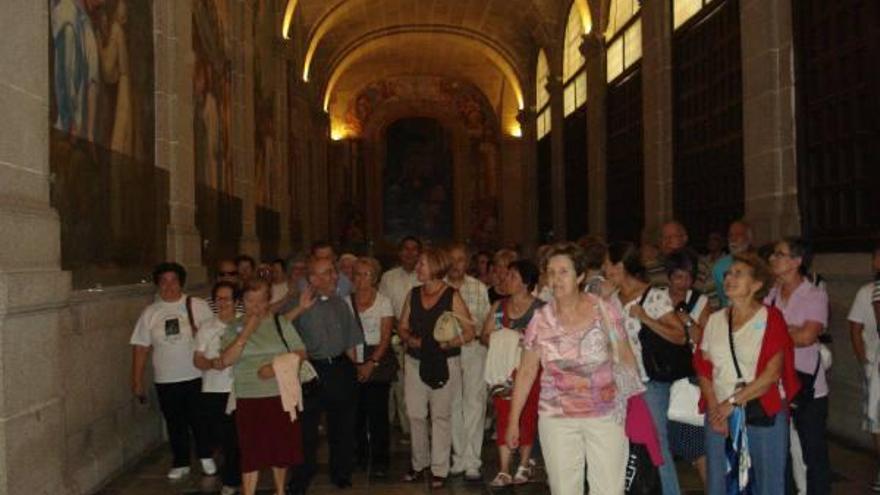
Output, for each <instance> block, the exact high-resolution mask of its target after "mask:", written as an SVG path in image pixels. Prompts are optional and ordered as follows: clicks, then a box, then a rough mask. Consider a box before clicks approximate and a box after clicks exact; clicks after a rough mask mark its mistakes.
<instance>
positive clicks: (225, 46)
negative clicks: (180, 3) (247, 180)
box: [192, 0, 235, 194]
mask: <svg viewBox="0 0 880 495" xmlns="http://www.w3.org/2000/svg"><path fill="white" fill-rule="evenodd" d="M229 4H230V1H229V0H195V1H194V2H193V18H192V23H193V25H192V46H193V52H194V54H195V65H194V67H193V104H194V112H193V139H194V143H193V149H194V158H195V170H196V180H197V182H199V183H201V184H204V185H206V186H207V187H209V188H212V189H216V190H218V191H220V192H224V193H227V194H232V193H233V192H234V188H233V184H234V178H235V177H234V168H233V163H232V146H231V142H230V140H231V133H230V128H231V122H232V61H231V58H230V54H231V36H230V29H231V25H230V22H231V19H230V5H229Z"/></svg>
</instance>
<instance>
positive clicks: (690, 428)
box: [668, 421, 706, 462]
mask: <svg viewBox="0 0 880 495" xmlns="http://www.w3.org/2000/svg"><path fill="white" fill-rule="evenodd" d="M668 428H669V450H671V451H672V454H673V455H676V456H678V457H681V458H682V459H684V460H685V461H687V462H694V461H696V460H697V459H699V458H700V457H703V456H704V455H706V443H705V438H704V435H705V428H704V427H702V426H694V425H689V424H686V423H679V422H678V421H670V422H669V426H668Z"/></svg>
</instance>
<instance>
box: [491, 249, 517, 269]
mask: <svg viewBox="0 0 880 495" xmlns="http://www.w3.org/2000/svg"><path fill="white" fill-rule="evenodd" d="M517 259H519V255H518V254H517V253H516V251H514V250H513V249H499V250H498V251H496V252H495V256H493V257H492V264H494V265H498V266H503V267H504V268H507V266H508V265H510V264H511V263H513V262H514V261H516V260H517Z"/></svg>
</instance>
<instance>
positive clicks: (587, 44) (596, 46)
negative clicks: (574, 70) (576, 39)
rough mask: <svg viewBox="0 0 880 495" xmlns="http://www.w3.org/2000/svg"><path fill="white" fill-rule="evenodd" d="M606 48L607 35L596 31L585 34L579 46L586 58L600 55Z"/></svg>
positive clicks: (589, 58)
mask: <svg viewBox="0 0 880 495" xmlns="http://www.w3.org/2000/svg"><path fill="white" fill-rule="evenodd" d="M604 49H605V37H604V36H602V35H600V34H598V33H595V32H591V33H589V34H585V35H583V36H582V37H581V44H580V45H579V46H578V50H579V51H580V52H581V55H583V56H584V58H585V59H586V60H591V59H593V58H595V57H596V56H598V55H600V54H601V53H602V50H604Z"/></svg>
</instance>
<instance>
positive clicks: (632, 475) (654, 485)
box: [624, 442, 662, 495]
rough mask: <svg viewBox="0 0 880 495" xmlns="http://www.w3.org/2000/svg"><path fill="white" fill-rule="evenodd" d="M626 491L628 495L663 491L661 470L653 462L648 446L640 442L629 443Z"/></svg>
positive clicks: (652, 494) (653, 494) (647, 494)
mask: <svg viewBox="0 0 880 495" xmlns="http://www.w3.org/2000/svg"><path fill="white" fill-rule="evenodd" d="M624 492H625V493H626V494H627V495H655V494H657V493H661V492H662V488H661V486H660V471H659V470H658V469H657V466H655V465H654V463H653V462H651V456H650V455H649V454H648V449H647V447H645V446H644V445H642V444H640V443H633V442H630V443H629V455H628V456H627V459H626V478H625V480H624Z"/></svg>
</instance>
